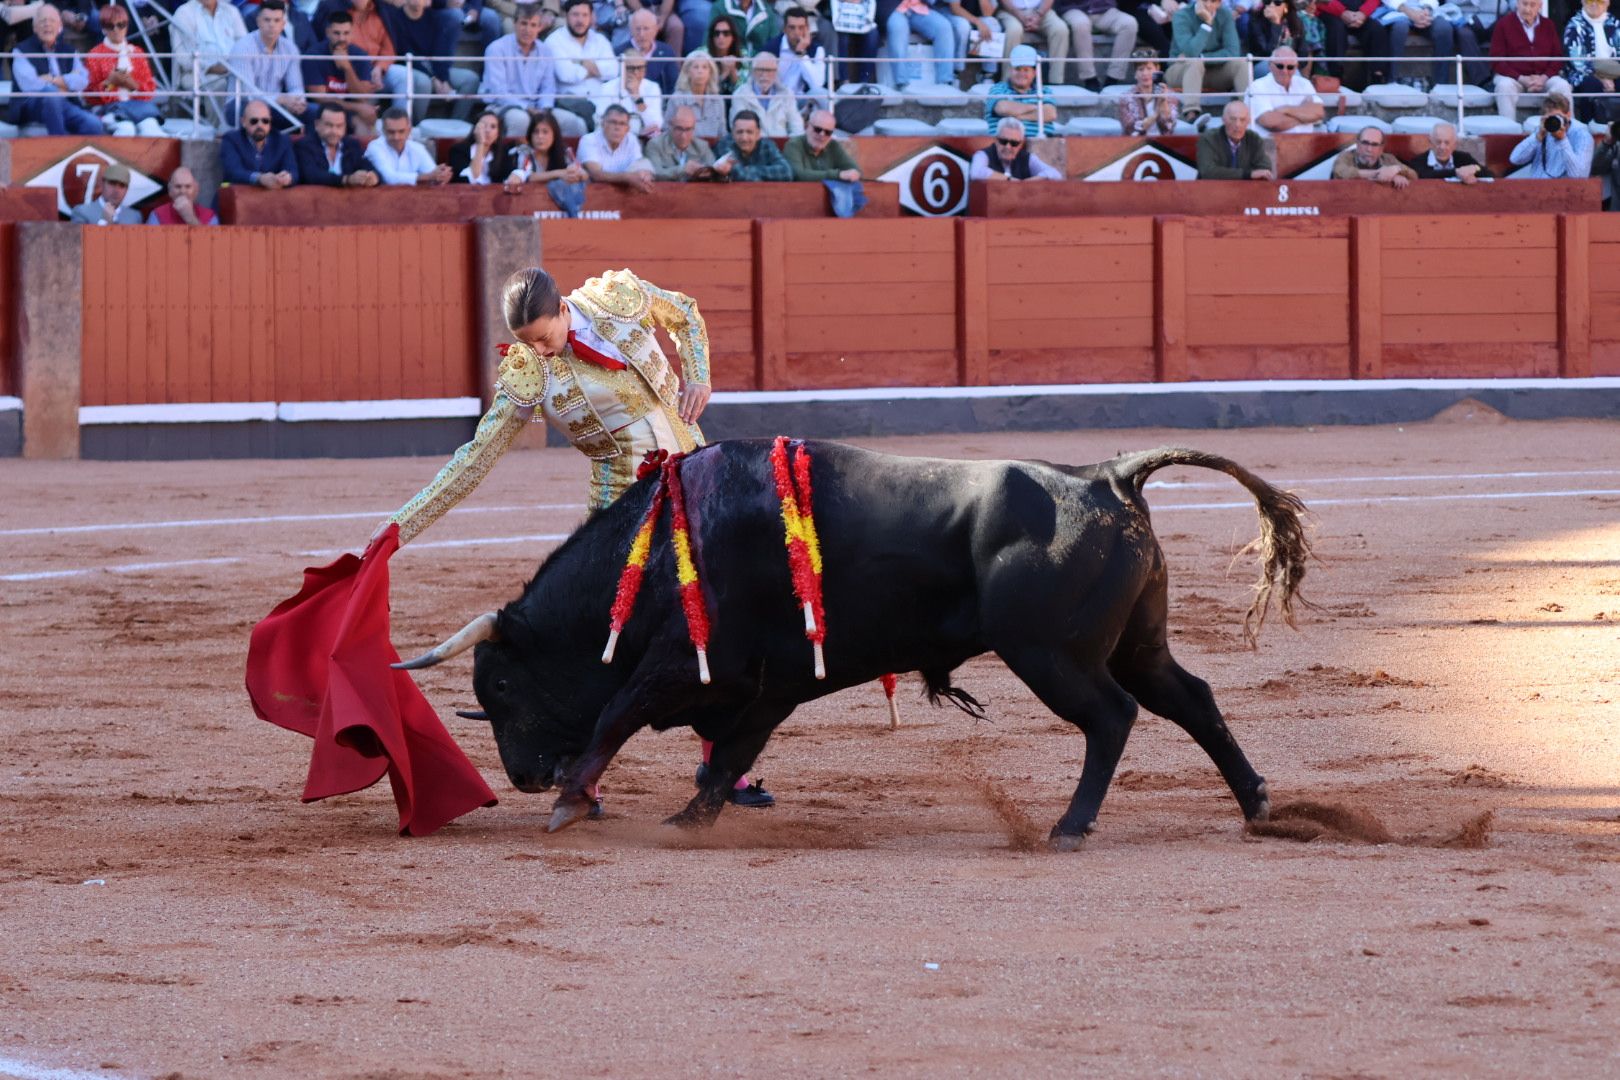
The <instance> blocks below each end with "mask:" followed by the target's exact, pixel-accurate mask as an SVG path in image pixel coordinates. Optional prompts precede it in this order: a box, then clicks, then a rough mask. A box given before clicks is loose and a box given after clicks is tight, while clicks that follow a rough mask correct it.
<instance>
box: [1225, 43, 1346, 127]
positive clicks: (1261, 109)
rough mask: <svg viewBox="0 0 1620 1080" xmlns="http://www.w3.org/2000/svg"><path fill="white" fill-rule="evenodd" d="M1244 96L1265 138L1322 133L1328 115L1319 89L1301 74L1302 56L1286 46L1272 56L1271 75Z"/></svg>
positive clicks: (1258, 80) (1256, 83)
mask: <svg viewBox="0 0 1620 1080" xmlns="http://www.w3.org/2000/svg"><path fill="white" fill-rule="evenodd" d="M1243 96H1244V100H1246V101H1247V102H1248V105H1249V112H1251V113H1252V114H1253V115H1254V125H1255V127H1257V128H1259V129H1260V131H1261V133H1262V134H1265V135H1298V134H1302V133H1308V132H1312V131H1319V130H1321V129H1320V127H1319V126H1318V125H1319V124H1321V122H1322V117H1323V116H1325V115H1326V114H1327V110H1326V109H1325V108H1323V106H1322V99H1321V98H1319V97H1317V96H1316V88H1315V87H1314V86H1312V85H1311V81H1310V80H1309V79H1307V78H1306V77H1305V76H1303V75H1301V74H1300V73H1299V56H1298V54H1297V53H1295V52H1294V50H1293V49H1290V48H1289V47H1288V46H1286V45H1284V46H1283V47H1282V48H1280V49H1277V50H1276V51H1275V52H1273V53H1272V54H1271V72H1270V73H1269V74H1267V75H1263V76H1261V77H1260V78H1258V79H1256V80H1254V82H1252V83H1250V84H1249V89H1248V91H1247V92H1246V93H1245V94H1244V95H1243Z"/></svg>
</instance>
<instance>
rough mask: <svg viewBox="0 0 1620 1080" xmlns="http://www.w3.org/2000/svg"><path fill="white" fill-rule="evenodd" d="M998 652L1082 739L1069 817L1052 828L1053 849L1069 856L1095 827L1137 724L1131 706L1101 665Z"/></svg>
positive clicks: (1049, 652)
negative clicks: (1083, 751)
mask: <svg viewBox="0 0 1620 1080" xmlns="http://www.w3.org/2000/svg"><path fill="white" fill-rule="evenodd" d="M998 652H999V654H1000V656H1001V658H1002V660H1004V661H1006V664H1007V666H1008V667H1009V668H1011V669H1012V672H1013V674H1014V675H1017V676H1018V677H1019V678H1020V679H1022V680H1023V681H1024V683H1025V684H1026V685H1028V687H1029V688H1030V689H1031V690H1033V691H1034V692H1035V696H1036V697H1038V698H1040V699H1041V701H1042V702H1043V703H1045V705H1046V707H1047V708H1049V709H1051V710H1052V711H1053V712H1054V713H1056V714H1057V715H1058V716H1060V717H1062V718H1063V719H1065V720H1067V721H1068V722H1069V723H1071V724H1073V725H1074V726H1075V727H1077V728H1079V729H1080V730H1081V731H1082V732H1083V733H1084V734H1085V736H1086V758H1085V764H1083V765H1082V766H1081V768H1080V783H1079V784H1078V785H1077V786H1076V787H1075V789H1074V798H1072V799H1070V800H1069V809H1068V812H1066V813H1065V814H1064V815H1063V817H1061V818H1059V819H1058V823H1057V824H1056V825H1054V826H1053V827H1052V836H1051V843H1052V846H1053V847H1055V848H1057V849H1058V850H1059V851H1073V850H1075V849H1076V848H1078V847H1079V846H1080V843H1081V841H1082V840H1084V839H1085V837H1086V834H1087V833H1089V832H1091V831H1093V830H1094V829H1095V828H1096V827H1097V811H1098V810H1099V809H1101V807H1102V801H1103V796H1104V795H1106V794H1107V793H1108V785H1109V784H1110V783H1111V782H1112V781H1113V779H1114V770H1115V769H1116V768H1118V767H1119V758H1120V755H1121V754H1123V753H1124V752H1125V740H1126V739H1127V738H1128V737H1129V736H1130V733H1131V725H1132V723H1134V722H1135V720H1136V702H1135V701H1133V700H1131V696H1130V695H1129V694H1127V693H1126V692H1125V691H1124V690H1123V689H1121V688H1120V685H1119V684H1118V683H1116V682H1115V681H1114V680H1113V678H1112V677H1111V676H1110V675H1109V674H1108V672H1107V671H1106V670H1104V669H1103V668H1101V667H1100V666H1091V665H1086V664H1083V663H1081V662H1080V661H1079V660H1077V659H1075V658H1073V657H1071V656H1068V655H1065V654H1064V653H1062V652H1060V651H1058V650H1056V649H1053V648H1052V647H1050V646H1040V647H1035V646H1031V647H1028V648H1024V649H1020V650H1011V651H1009V650H998Z"/></svg>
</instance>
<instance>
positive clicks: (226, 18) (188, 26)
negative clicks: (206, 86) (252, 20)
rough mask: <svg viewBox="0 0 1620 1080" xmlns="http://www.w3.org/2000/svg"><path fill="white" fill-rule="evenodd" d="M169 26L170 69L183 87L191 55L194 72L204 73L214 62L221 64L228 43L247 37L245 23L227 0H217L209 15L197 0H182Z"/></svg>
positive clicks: (188, 70) (189, 80)
mask: <svg viewBox="0 0 1620 1080" xmlns="http://www.w3.org/2000/svg"><path fill="white" fill-rule="evenodd" d="M173 26H174V32H173V34H172V35H171V38H172V41H171V44H170V47H171V48H172V49H174V53H175V56H174V71H175V77H176V78H177V79H179V80H180V83H181V85H183V86H190V85H191V67H192V58H193V57H196V61H197V70H198V72H200V73H206V72H207V71H208V69H209V68H211V67H213V66H214V65H215V64H223V63H224V62H225V57H226V56H227V55H229V54H230V51H231V46H232V45H234V44H236V42H237V41H238V40H239V39H241V38H244V37H246V36H247V24H245V23H244V22H243V21H242V13H241V12H240V11H238V10H237V9H236V5H235V4H233V3H231V0H219V3H218V4H217V5H215V7H214V13H213V14H212V15H210V14H209V13H208V9H207V8H205V7H203V6H202V3H201V0H186V3H184V4H181V5H180V7H179V9H178V10H177V11H175V13H174V23H173ZM205 77H206V74H205ZM216 77H218V76H216Z"/></svg>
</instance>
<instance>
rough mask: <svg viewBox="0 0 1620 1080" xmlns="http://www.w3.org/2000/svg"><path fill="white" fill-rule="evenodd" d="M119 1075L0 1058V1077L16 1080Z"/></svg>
mask: <svg viewBox="0 0 1620 1080" xmlns="http://www.w3.org/2000/svg"><path fill="white" fill-rule="evenodd" d="M121 1075H123V1074H121V1073H117V1072H113V1071H110V1070H108V1069H59V1068H53V1067H51V1066H48V1065H35V1064H34V1063H33V1062H31V1061H23V1060H21V1059H20V1058H13V1057H0V1076H14V1077H16V1078H17V1080H118V1078H119V1076H121Z"/></svg>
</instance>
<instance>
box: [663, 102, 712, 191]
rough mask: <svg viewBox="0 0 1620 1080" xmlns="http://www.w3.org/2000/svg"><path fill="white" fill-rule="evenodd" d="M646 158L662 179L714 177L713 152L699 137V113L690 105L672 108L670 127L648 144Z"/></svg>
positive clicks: (710, 178)
mask: <svg viewBox="0 0 1620 1080" xmlns="http://www.w3.org/2000/svg"><path fill="white" fill-rule="evenodd" d="M647 161H648V162H649V163H650V164H651V165H652V168H653V176H655V177H657V178H658V179H659V180H676V181H681V180H712V179H714V151H713V150H712V149H710V147H709V144H708V143H706V142H704V141H703V140H702V139H700V138H698V137H697V113H695V112H693V111H692V108H691V106H689V105H678V106H676V107H675V108H673V109H671V110H670V113H669V126H668V127H666V128H665V129H664V132H663V134H661V135H659V136H658V137H657V138H655V139H653V140H652V141H651V142H649V143H648V144H647Z"/></svg>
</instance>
